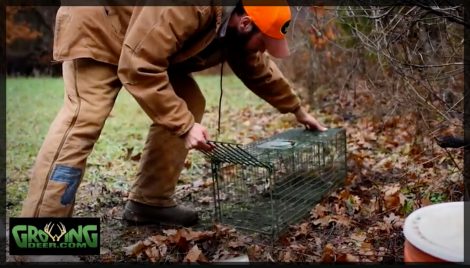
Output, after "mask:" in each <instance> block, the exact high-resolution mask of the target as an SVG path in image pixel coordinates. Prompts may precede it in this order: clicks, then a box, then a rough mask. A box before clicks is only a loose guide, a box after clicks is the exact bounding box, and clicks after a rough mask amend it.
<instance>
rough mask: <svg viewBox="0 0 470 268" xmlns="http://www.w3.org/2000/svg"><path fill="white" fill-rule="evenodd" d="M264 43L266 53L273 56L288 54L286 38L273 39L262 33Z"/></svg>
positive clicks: (278, 56) (286, 55) (280, 56)
mask: <svg viewBox="0 0 470 268" xmlns="http://www.w3.org/2000/svg"><path fill="white" fill-rule="evenodd" d="M263 40H264V44H265V46H266V50H267V51H268V53H269V54H270V55H271V56H273V57H275V58H285V57H288V56H289V55H290V52H289V46H288V45H287V40H286V39H274V38H272V37H269V36H267V35H265V34H263Z"/></svg>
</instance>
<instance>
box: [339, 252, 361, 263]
mask: <svg viewBox="0 0 470 268" xmlns="http://www.w3.org/2000/svg"><path fill="white" fill-rule="evenodd" d="M359 261H360V259H359V257H358V256H354V255H351V254H349V253H346V254H344V253H342V254H339V255H338V256H337V257H336V262H359Z"/></svg>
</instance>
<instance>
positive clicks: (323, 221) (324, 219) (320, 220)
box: [313, 216, 331, 227]
mask: <svg viewBox="0 0 470 268" xmlns="http://www.w3.org/2000/svg"><path fill="white" fill-rule="evenodd" d="M330 220H331V217H330V216H324V217H321V218H318V219H316V220H314V221H313V224H314V225H320V226H323V227H324V226H328V224H330Z"/></svg>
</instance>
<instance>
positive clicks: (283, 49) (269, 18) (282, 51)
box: [242, 0, 291, 58]
mask: <svg viewBox="0 0 470 268" xmlns="http://www.w3.org/2000/svg"><path fill="white" fill-rule="evenodd" d="M242 3H243V7H244V9H245V12H246V14H247V15H248V16H250V17H251V19H252V20H253V23H254V24H255V25H256V26H257V27H258V28H259V29H260V31H261V33H263V39H264V43H265V45H266V49H267V50H268V52H269V54H271V55H272V56H274V57H277V58H283V57H286V56H289V47H288V45H287V40H286V38H285V35H286V33H287V28H288V27H289V23H290V21H291V12H290V8H289V5H288V3H287V2H286V1H285V0H270V1H266V0H242Z"/></svg>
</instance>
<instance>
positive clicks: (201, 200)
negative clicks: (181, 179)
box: [197, 196, 213, 204]
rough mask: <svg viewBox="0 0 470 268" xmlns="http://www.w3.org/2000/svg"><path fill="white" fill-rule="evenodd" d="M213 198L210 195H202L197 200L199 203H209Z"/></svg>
mask: <svg viewBox="0 0 470 268" xmlns="http://www.w3.org/2000/svg"><path fill="white" fill-rule="evenodd" d="M212 200H213V198H212V197H211V196H203V197H201V198H199V199H198V200H197V202H199V203H201V204H210V203H211V202H212Z"/></svg>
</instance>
